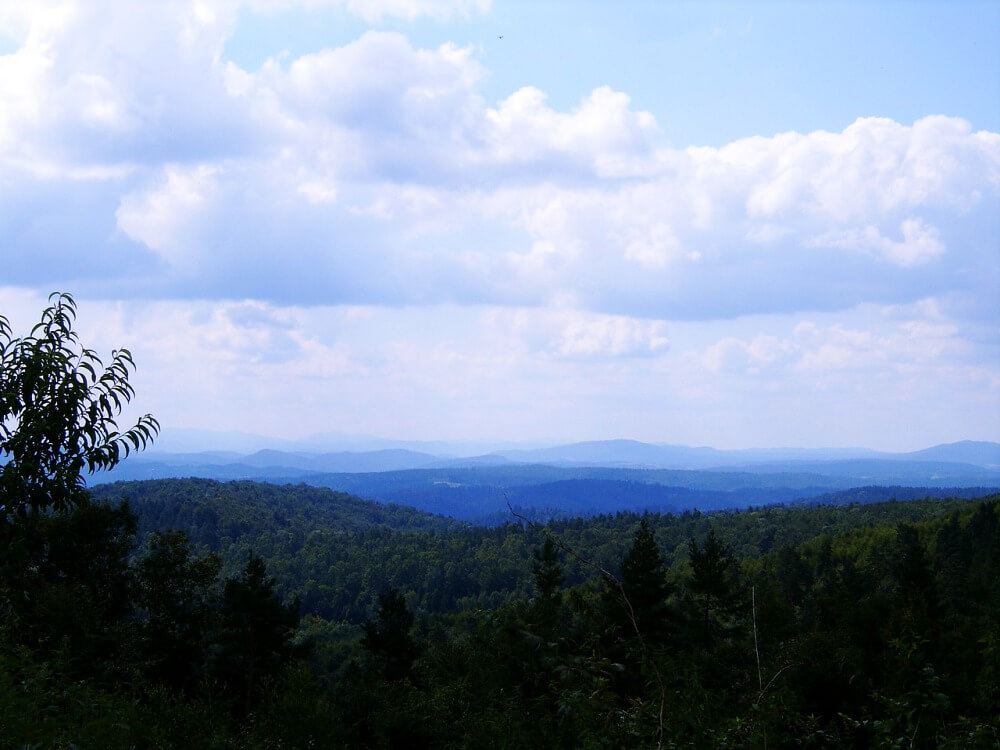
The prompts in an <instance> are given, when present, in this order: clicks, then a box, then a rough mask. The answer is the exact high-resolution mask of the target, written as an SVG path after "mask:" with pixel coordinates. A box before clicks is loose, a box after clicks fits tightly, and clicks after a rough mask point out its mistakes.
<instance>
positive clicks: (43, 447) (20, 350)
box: [0, 292, 160, 519]
mask: <svg viewBox="0 0 1000 750" xmlns="http://www.w3.org/2000/svg"><path fill="white" fill-rule="evenodd" d="M49 302H50V305H49V306H48V307H47V308H45V310H43V311H42V316H41V320H40V321H39V322H38V323H37V324H36V325H35V326H34V328H32V329H31V333H30V334H29V335H28V336H26V337H24V338H20V337H15V336H14V335H13V333H12V330H11V327H10V322H9V321H8V320H7V318H5V317H4V316H2V315H0V459H7V460H6V463H4V465H3V467H2V468H0V519H4V518H7V517H9V516H10V515H11V514H14V513H17V514H20V515H26V514H27V512H28V511H29V510H31V511H32V512H38V511H41V510H46V509H53V510H67V509H70V508H73V507H75V506H76V505H79V504H80V503H81V502H84V501H85V496H86V495H85V489H84V488H85V483H84V480H83V476H82V473H83V470H84V469H86V470H87V471H88V472H90V473H93V472H95V471H97V470H100V469H111V468H114V466H115V465H116V464H117V463H118V462H119V461H120V460H121V459H123V458H125V457H126V456H127V455H128V454H129V453H130V452H131V451H133V450H140V449H142V448H145V447H146V446H147V445H149V443H150V442H151V441H152V440H153V438H154V436H155V435H156V434H157V433H158V432H159V429H160V425H159V423H158V422H157V421H156V420H155V419H154V418H153V417H152V416H150V415H149V414H146V415H144V416H142V417H140V418H139V420H138V421H137V422H136V424H135V425H133V426H132V427H130V428H129V429H127V430H126V431H125V432H119V431H118V425H117V423H116V421H115V420H116V418H117V417H118V416H119V415H120V414H121V411H122V409H123V408H124V406H125V405H126V404H128V403H129V402H130V401H131V400H132V397H133V396H134V394H135V391H134V389H133V388H132V385H131V384H130V383H129V382H128V378H129V373H130V371H133V370H134V369H135V364H134V363H133V361H132V355H131V353H130V352H129V350H128V349H118V350H115V351H112V353H111V364H110V365H108V366H107V367H105V366H104V364H103V363H102V361H101V359H100V358H99V357H98V356H97V354H96V353H95V352H94V351H93V350H92V349H87V348H86V347H83V346H81V345H80V342H79V338H78V336H77V334H76V332H75V331H74V330H73V324H74V322H75V321H76V302H75V301H74V300H73V297H72V296H70V295H69V294H66V293H64V292H63V293H53V294H51V295H50V296H49Z"/></svg>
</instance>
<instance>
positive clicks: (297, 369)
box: [0, 0, 1000, 440]
mask: <svg viewBox="0 0 1000 750" xmlns="http://www.w3.org/2000/svg"><path fill="white" fill-rule="evenodd" d="M321 4H324V2H323V0H310V1H309V2H304V3H302V4H300V5H304V6H305V7H316V6H318V5H321ZM326 4H330V5H338V6H339V7H342V8H344V9H346V10H347V11H348V12H351V13H355V14H357V15H360V16H361V17H363V18H366V19H373V18H382V19H385V18H389V17H394V18H403V19H409V18H415V17H417V16H429V17H432V18H447V17H454V16H456V15H457V16H461V15H467V14H475V13H479V12H482V11H484V10H485V9H486V8H487V5H488V4H487V3H485V2H480V1H477V0H454V1H453V2H449V1H448V0H412V1H410V0H384V1H379V2H365V3H361V2H357V3H355V2H353V0H329V3H326ZM294 5H296V4H295V3H293V2H292V1H291V0H288V2H286V1H285V0H249V1H248V2H239V1H238V0H218V1H217V2H209V1H208V0H192V1H191V2H183V3H173V2H148V3H134V2H125V1H124V0H122V1H121V2H112V1H109V2H70V1H65V2H62V1H61V2H48V1H47V0H46V1H45V2H42V1H40V2H37V3H32V4H26V3H23V4H22V3H12V4H11V3H8V4H2V6H0V30H2V31H3V32H4V33H5V34H6V35H7V36H10V37H11V38H12V39H14V40H15V47H16V48H15V49H14V50H13V51H12V52H11V53H10V54H6V55H0V234H2V235H3V237H4V246H3V251H2V252H3V263H4V265H3V267H4V278H3V283H5V284H11V285H17V287H18V289H13V290H12V289H9V288H8V289H5V290H4V289H0V297H2V298H3V300H4V301H5V303H10V304H13V305H14V306H15V307H17V306H22V307H23V306H25V305H28V304H29V302H30V303H31V304H32V305H34V304H35V303H37V302H38V301H39V299H41V298H39V299H36V298H35V297H34V296H32V297H31V299H30V300H27V301H26V300H25V298H24V293H23V291H21V290H24V289H44V290H46V291H48V290H49V289H52V288H64V289H70V290H73V291H75V292H77V293H78V294H79V295H80V296H81V297H86V298H88V299H90V300H96V299H105V300H109V302H107V303H106V304H107V307H106V308H105V307H103V306H102V307H101V311H100V312H99V314H98V318H99V319H100V320H101V321H102V323H101V325H103V326H106V328H107V330H108V331H110V332H112V333H114V334H122V335H123V336H124V337H125V338H126V339H133V340H134V339H136V338H138V340H140V341H141V342H142V343H141V344H140V347H144V351H143V352H142V353H143V355H144V357H145V358H146V361H148V362H150V363H151V364H150V365H149V367H150V369H151V372H150V374H148V375H143V376H142V377H148V378H150V382H153V383H154V384H155V386H156V388H155V389H154V390H157V392H160V393H164V394H168V393H170V389H171V385H170V378H171V377H176V375H175V374H176V373H177V372H184V371H195V370H197V369H198V368H199V366H201V365H204V363H209V364H210V370H211V373H212V374H211V376H210V377H206V378H204V379H203V380H199V382H197V383H192V384H189V385H190V387H192V388H193V389H194V391H193V395H192V396H191V404H192V405H191V406H190V408H188V407H186V406H184V405H183V404H180V403H178V402H177V400H176V399H170V398H169V397H166V396H164V403H163V406H162V408H163V409H165V410H166V411H167V413H168V415H170V416H171V417H172V418H174V419H176V420H178V421H181V422H184V423H187V424H198V423H199V409H201V410H203V409H204V404H206V403H212V402H215V403H228V402H229V401H232V402H233V403H232V405H231V409H232V410H234V411H238V410H239V408H240V407H239V405H238V404H237V403H236V401H237V400H243V401H245V399H246V398H247V395H246V394H248V393H251V394H257V395H259V396H260V397H261V400H264V399H265V394H274V393H278V392H280V391H281V389H282V388H284V387H285V384H286V382H287V381H288V379H289V378H291V379H292V380H293V381H294V382H295V384H296V388H298V389H299V390H298V391H297V393H299V395H300V400H301V404H300V405H303V408H306V409H307V410H309V412H310V413H311V414H312V413H315V415H316V420H317V424H316V425H315V426H316V428H317V429H321V428H322V425H321V424H319V422H320V421H321V420H323V419H327V420H329V421H337V420H342V421H343V420H346V421H347V422H351V420H352V419H354V420H355V422H356V421H357V420H358V419H360V415H362V414H365V415H373V414H374V415H384V416H382V417H376V423H374V424H372V425H371V429H372V430H374V431H377V430H378V427H379V425H378V423H377V419H379V418H380V419H383V423H384V424H386V425H388V424H390V423H391V420H392V419H393V418H396V417H394V416H392V415H393V414H394V413H398V412H400V411H401V409H400V408H396V407H398V406H399V405H401V404H411V405H412V404H414V403H419V404H420V405H421V406H420V407H419V408H415V409H414V410H413V411H412V414H411V418H412V420H413V425H418V424H420V423H421V420H422V423H435V424H436V423H438V421H439V420H440V415H441V414H445V413H447V414H449V415H451V416H450V417H449V419H450V420H451V422H450V424H452V425H453V426H454V429H455V431H456V432H461V425H463V424H464V425H466V426H467V427H468V428H469V430H471V431H472V432H475V431H476V428H477V425H480V424H482V423H483V421H484V420H485V419H486V418H487V415H489V418H491V419H494V420H496V419H498V417H497V414H499V413H501V412H502V413H503V414H504V416H503V418H502V419H504V420H509V421H508V422H506V424H507V426H509V427H510V430H511V431H512V432H516V425H518V424H520V423H523V422H524V420H530V419H533V418H534V415H533V414H532V413H531V412H532V407H531V404H537V403H540V402H542V401H544V402H545V403H547V404H550V405H551V418H552V420H554V421H557V420H558V419H565V420H567V424H581V425H582V423H580V422H579V421H578V420H580V419H582V418H583V417H580V416H575V415H577V413H578V412H579V410H580V409H579V407H580V404H581V403H587V404H588V405H589V407H593V414H594V416H593V417H592V421H591V422H590V423H588V424H587V425H582V426H581V430H582V431H583V432H584V433H586V432H587V430H590V431H591V434H595V435H596V434H601V432H602V430H604V429H605V428H606V427H607V425H609V424H610V425H613V424H614V419H615V414H616V410H619V411H621V410H624V411H627V412H628V413H629V414H630V415H631V417H630V419H632V420H633V422H632V423H633V424H645V425H648V429H649V432H648V433H647V434H649V435H652V433H653V432H654V431H656V430H658V429H661V428H663V426H664V425H667V426H672V427H675V428H677V429H680V428H681V427H683V426H684V425H685V424H692V423H695V422H697V421H698V413H696V411H695V407H694V406H692V407H691V408H690V409H688V408H687V407H683V408H682V407H680V406H678V405H677V402H676V401H673V402H671V401H669V399H667V398H666V396H664V393H670V394H674V395H675V396H676V397H677V398H680V399H682V400H689V401H690V403H691V404H695V405H696V406H697V409H700V410H701V413H703V414H707V415H708V416H707V417H706V419H708V420H709V421H710V420H711V411H710V409H711V408H715V407H714V406H712V405H713V404H716V405H718V409H719V418H720V419H722V418H723V417H724V413H725V412H726V411H727V410H728V412H730V413H735V412H738V411H739V410H740V409H741V408H744V407H741V406H740V404H739V403H737V402H736V401H735V400H734V399H737V398H746V397H747V396H748V395H749V396H754V397H758V398H761V399H765V400H766V398H770V397H771V396H770V395H768V394H774V393H776V392H777V391H779V390H781V389H783V388H785V389H787V390H788V391H789V392H790V393H792V394H796V395H795V396H794V397H796V398H802V399H803V401H804V402H808V400H809V398H811V397H813V396H815V394H816V393H818V392H820V391H823V389H826V390H825V391H823V392H836V391H837V389H842V391H843V393H844V394H846V393H847V391H848V390H849V388H850V386H849V385H848V383H849V382H851V379H852V378H857V377H858V374H859V373H860V374H861V375H863V376H865V378H866V381H865V382H866V383H869V384H874V385H871V389H872V393H875V394H881V395H882V396H884V397H885V399H887V402H893V399H901V398H904V396H906V394H910V396H906V397H912V398H914V399H915V398H916V397H917V395H919V394H922V393H923V394H925V395H926V388H927V386H926V384H925V382H929V381H937V382H941V383H952V384H955V385H956V389H959V386H960V384H962V383H966V384H968V383H975V384H976V386H975V388H976V389H978V390H975V394H976V395H975V396H974V397H973V396H970V397H968V398H967V399H966V401H965V402H963V404H964V405H963V406H962V407H961V408H962V409H965V411H966V412H967V413H968V414H970V415H976V414H981V415H987V416H988V415H990V414H991V413H992V414H995V413H996V409H995V403H996V402H995V395H994V396H992V398H993V399H994V400H993V401H992V402H990V401H989V398H990V396H989V394H991V393H992V394H995V392H996V389H997V388H998V387H1000V384H998V379H997V375H996V371H997V368H996V364H997V362H998V361H1000V359H998V355H997V351H996V342H995V338H996V337H995V331H996V324H997V322H998V320H1000V307H998V305H997V302H996V300H997V299H1000V267H998V265H997V262H996V238H997V236H1000V210H998V209H1000V134H997V133H992V132H986V131H975V130H973V128H972V127H971V125H970V124H969V123H968V122H966V121H964V120H962V119H961V118H958V117H950V116H945V115H930V116H927V117H923V118H920V119H917V120H916V121H914V122H896V121H894V120H891V119H887V118H872V117H867V118H861V119H858V120H856V121H855V122H853V123H851V124H850V125H848V126H847V127H845V128H843V129H842V130H839V131H836V132H829V131H816V132H810V133H797V132H787V133H779V134H777V135H772V136H767V137H764V136H753V137H747V138H743V139H740V140H737V141H734V142H732V143H729V144H726V145H724V146H721V147H704V146H698V145H691V146H687V147H683V146H677V145H672V144H670V143H668V142H667V141H666V140H665V138H664V135H663V132H662V130H661V127H660V124H659V123H658V121H657V119H656V117H655V116H654V115H653V114H652V113H649V112H645V111H643V110H642V109H640V108H639V107H637V106H635V104H634V103H633V101H632V100H631V99H630V97H629V95H628V92H627V91H619V90H615V89H614V88H611V87H607V86H595V87H594V88H593V89H592V90H591V91H589V92H588V93H586V94H584V95H583V96H581V97H580V98H579V100H578V101H577V103H576V104H575V105H573V106H569V107H557V106H554V105H553V104H552V103H551V102H550V100H549V99H548V97H547V94H546V92H545V91H543V90H541V89H539V88H537V87H534V86H525V87H522V88H519V89H517V90H514V91H509V92H506V95H504V96H502V97H500V98H499V99H498V100H497V101H487V100H486V99H485V98H484V95H483V91H484V90H485V89H484V81H485V80H486V78H487V77H488V76H489V75H490V70H489V69H488V68H487V66H486V64H485V59H486V58H485V56H484V55H483V54H482V51H481V50H479V49H478V48H476V47H473V46H463V45H461V44H450V43H449V44H443V45H437V46H432V47H420V46H418V45H415V44H414V43H413V42H412V41H411V40H410V39H408V38H407V37H406V36H404V35H402V34H399V33H390V32H386V31H378V32H376V31H372V32H368V33H365V34H363V35H361V36H360V37H359V38H357V39H355V40H353V41H351V42H349V43H346V44H343V45H340V46H337V47H331V48H328V49H323V50H319V51H316V52H313V53H311V54H306V55H301V56H298V57H293V56H288V55H284V56H277V57H274V58H272V59H270V60H267V61H266V62H265V63H264V64H262V65H261V66H260V67H259V68H258V69H255V70H246V69H242V68H240V67H239V66H238V65H236V64H235V63H234V62H232V61H230V60H227V59H226V58H225V54H224V53H225V41H226V39H227V37H228V36H229V35H230V34H231V33H232V31H233V29H234V27H235V24H236V23H237V19H238V16H239V13H240V12H241V9H242V11H244V12H245V11H246V10H247V9H249V11H250V12H254V13H271V12H280V11H282V10H284V9H287V8H289V7H293V6H294ZM110 300H125V301H124V302H116V303H113V302H111V301H110ZM859 310H864V311H866V312H865V314H864V315H861V314H859V313H858V312H857V311H859ZM768 316H774V317H773V318H769V317H768ZM832 316H836V317H832ZM866 316H867V317H866ZM764 318H767V319H768V321H770V322H768V323H767V324H764V323H761V322H760V321H761V320H762V319H764ZM867 318H872V319H874V320H876V321H877V322H876V323H871V321H870V320H868V319H867ZM748 320H749V321H752V323H748V322H747V321H748ZM775 320H779V321H780V322H779V323H775V322H774V321H775ZM720 321H721V322H720ZM98 328H99V329H100V330H104V329H102V328H100V327H98ZM102 335H103V334H102ZM109 335H110V334H109ZM118 343H119V341H117V340H116V341H113V342H111V345H112V346H113V345H117V344H118ZM984 363H985V364H984ZM161 372H162V373H163V374H162V376H161V374H160V373H161ZM171 373H173V374H174V375H171ZM595 373H596V374H597V375H600V376H601V377H604V378H607V379H608V380H607V382H611V383H615V384H617V385H619V386H620V387H621V391H622V392H627V393H628V394H630V395H628V396H627V397H626V396H623V395H622V394H621V393H619V394H617V396H615V397H612V396H611V395H606V394H602V393H597V392H596V390H597V386H595V385H594V383H595V382H596V381H595ZM740 378H742V379H741V380H739V387H738V388H736V387H734V385H733V384H734V383H735V382H736V381H737V379H740ZM324 381H329V382H332V383H335V385H336V387H337V388H339V389H341V393H342V394H344V395H345V396H346V397H349V398H347V399H346V400H347V401H350V402H351V403H354V404H355V406H353V407H350V408H348V407H346V406H332V405H327V404H326V402H325V401H324V390H323V388H324V387H325V386H324V385H323V383H324ZM359 381H365V382H367V383H368V384H369V385H368V386H364V385H363V384H361V383H359ZM227 382H228V384H229V385H228V390H227ZM853 382H857V381H856V380H855V381H853ZM327 385H329V383H327ZM366 387H367V390H366ZM501 387H502V390H503V392H504V393H505V394H507V395H506V397H505V398H506V399H507V401H506V402H505V404H506V406H507V407H508V408H507V409H506V410H504V409H501V408H499V407H500V406H501V405H500V404H498V403H494V404H493V407H497V408H494V410H493V411H487V410H486V409H485V407H484V408H483V410H477V409H475V408H470V407H469V404H470V403H471V402H473V401H475V400H476V399H480V400H483V401H485V402H488V401H490V399H491V398H493V397H491V396H490V395H489V391H490V389H491V388H494V389H495V390H496V391H497V392H499V391H500V390H501ZM477 389H478V390H477ZM727 389H729V390H727ZM990 389H992V390H990ZM481 391H482V392H481ZM234 393H235V394H239V398H238V399H237V397H236V396H234V395H232V394H234ZM734 393H735V395H732V394H734ZM914 394H917V395H914ZM983 394H987V395H985V396H984V395H983ZM848 396H850V394H848V395H847V396H845V398H847V397H848ZM850 397H853V396H850ZM496 398H499V397H496ZM865 398H869V396H865ZM870 398H872V399H874V398H875V396H874V395H872V396H871V397H870ZM494 400H495V399H494ZM751 400H752V399H751ZM643 402H645V403H643ZM276 403H284V402H281V401H280V400H278V401H277V402H276ZM991 403H992V404H993V407H992V409H993V411H992V412H990V404H991ZM511 404H516V406H510V405H511ZM984 405H985V406H984ZM287 408H289V407H287V406H281V407H277V406H276V407H275V410H274V413H273V414H269V415H267V416H268V418H270V419H273V420H275V423H278V422H280V421H281V420H282V419H283V418H284V417H283V416H282V413H281V409H287ZM762 408H763V407H762ZM873 408H874V407H873ZM956 408H958V407H956ZM185 409H187V411H185ZM351 409H353V410H354V411H350V410H351ZM706 409H708V410H709V411H705V410H706ZM154 410H155V409H154ZM345 410H346V411H345ZM349 412H350V413H349ZM408 413H409V412H408ZM873 413H879V414H883V416H884V410H883V411H881V412H880V411H878V409H875V410H874V411H873ZM751 416H752V415H749V413H748V415H747V425H746V430H747V431H748V432H747V434H750V432H749V430H751V428H752V426H753V422H754V420H753V419H752V418H751ZM977 418H978V419H980V420H981V421H982V420H984V419H985V417H975V416H973V418H972V419H973V421H974V420H975V419H977ZM588 419H591V418H590V417H588ZM758 421H759V420H758ZM247 426H248V427H249V426H250V425H247ZM354 426H355V427H359V428H360V427H361V426H362V425H360V424H354ZM498 429H499V430H500V431H503V429H505V427H504V425H498ZM633 434H635V435H636V436H641V435H639V434H638V432H636V433H633ZM660 434H661V435H662V433H660ZM688 434H690V433H688ZM691 439H692V440H697V437H696V436H692V438H691ZM705 439H710V438H708V437H707V436H706V438H705Z"/></svg>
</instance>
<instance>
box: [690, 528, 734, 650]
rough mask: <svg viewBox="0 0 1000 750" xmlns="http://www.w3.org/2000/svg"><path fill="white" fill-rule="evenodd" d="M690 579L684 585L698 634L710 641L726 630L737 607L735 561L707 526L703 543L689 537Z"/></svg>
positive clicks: (713, 531)
mask: <svg viewBox="0 0 1000 750" xmlns="http://www.w3.org/2000/svg"><path fill="white" fill-rule="evenodd" d="M689 544H690V548H691V551H690V554H691V579H690V580H689V581H688V583H687V589H688V592H689V594H690V596H691V597H692V599H693V604H694V608H695V614H694V621H695V623H697V624H698V627H699V628H700V630H701V638H702V639H703V640H704V641H705V642H706V643H712V642H713V641H714V640H715V639H716V638H717V637H718V636H719V635H721V634H722V633H724V632H725V631H726V630H728V629H729V628H730V626H731V620H732V618H733V617H734V616H735V615H736V614H737V610H738V609H739V606H740V602H739V593H740V592H739V582H738V572H739V565H738V563H737V562H736V558H735V557H734V556H733V554H732V552H731V551H730V550H729V548H728V547H726V545H724V544H723V543H722V542H721V541H720V540H719V538H718V537H717V536H716V534H715V529H714V528H710V529H709V530H708V536H707V537H706V538H705V543H704V545H703V546H699V545H698V542H697V541H696V540H695V538H694V537H693V536H692V537H691V538H690V540H689Z"/></svg>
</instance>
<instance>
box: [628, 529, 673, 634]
mask: <svg viewBox="0 0 1000 750" xmlns="http://www.w3.org/2000/svg"><path fill="white" fill-rule="evenodd" d="M621 593H623V594H624V596H625V599H626V601H625V602H623V603H622V604H623V605H624V606H626V607H628V608H629V618H628V619H629V620H630V625H631V627H629V628H626V631H625V632H629V630H631V631H633V632H634V631H635V630H636V629H638V630H639V632H640V633H641V634H642V635H643V637H645V638H647V639H648V640H652V641H654V642H656V641H659V640H661V639H662V638H663V637H664V635H665V634H666V630H667V624H668V623H667V597H668V596H669V595H670V593H671V590H670V585H669V584H668V583H667V578H666V566H665V564H664V560H663V555H662V554H661V553H660V546H659V545H658V544H657V543H656V539H655V538H654V537H653V532H652V530H651V529H650V528H649V523H648V522H647V521H646V519H645V518H643V519H642V521H640V523H639V528H638V529H637V530H636V532H635V537H634V538H633V540H632V546H631V547H630V548H629V551H628V553H627V554H626V555H625V558H624V559H623V560H622V576H621ZM633 617H634V618H635V619H634V622H631V619H632V618H633Z"/></svg>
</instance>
